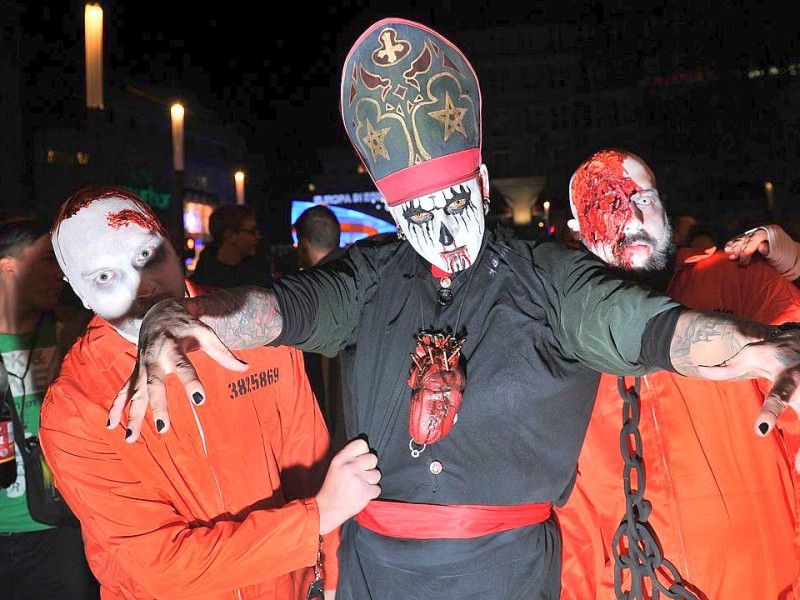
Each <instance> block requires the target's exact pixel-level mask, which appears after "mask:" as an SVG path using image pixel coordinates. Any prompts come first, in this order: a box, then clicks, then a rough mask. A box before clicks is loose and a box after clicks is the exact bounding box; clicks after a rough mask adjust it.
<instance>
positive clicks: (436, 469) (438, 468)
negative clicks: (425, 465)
mask: <svg viewBox="0 0 800 600" xmlns="http://www.w3.org/2000/svg"><path fill="white" fill-rule="evenodd" d="M429 468H430V470H431V473H433V474H434V475H438V474H439V473H441V472H442V463H440V462H439V461H438V460H434V461H433V462H432V463H431V466H430V467H429Z"/></svg>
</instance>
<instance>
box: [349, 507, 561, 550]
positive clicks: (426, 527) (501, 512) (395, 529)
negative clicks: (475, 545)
mask: <svg viewBox="0 0 800 600" xmlns="http://www.w3.org/2000/svg"><path fill="white" fill-rule="evenodd" d="M552 507H553V505H552V504H550V503H549V502H545V503H541V504H520V505H516V506H480V505H475V504H450V505H439V504H413V503H410V502H388V501H385V500H372V501H371V502H370V503H369V504H367V506H366V508H364V510H362V511H361V512H360V513H358V514H357V515H356V521H357V522H358V523H359V525H361V526H363V527H366V528H367V529H370V530H372V531H374V532H376V533H380V534H381V535H385V536H388V537H393V538H405V539H411V540H431V539H445V538H448V539H464V538H474V537H480V536H482V535H487V534H489V533H498V532H500V531H508V530H509V529H517V528H518V527H525V526H527V525H534V524H536V523H541V522H542V521H545V520H547V518H548V517H549V516H550V511H551V509H552Z"/></svg>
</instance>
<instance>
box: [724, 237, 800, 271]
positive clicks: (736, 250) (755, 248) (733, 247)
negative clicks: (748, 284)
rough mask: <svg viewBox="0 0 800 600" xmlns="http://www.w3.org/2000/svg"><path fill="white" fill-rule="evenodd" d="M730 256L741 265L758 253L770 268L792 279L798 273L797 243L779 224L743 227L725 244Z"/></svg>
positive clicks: (799, 259)
mask: <svg viewBox="0 0 800 600" xmlns="http://www.w3.org/2000/svg"><path fill="white" fill-rule="evenodd" d="M725 252H727V253H728V258H729V259H730V260H737V261H739V264H740V265H742V266H747V265H748V264H750V261H751V260H752V258H753V256H755V255H756V254H760V255H761V256H763V257H764V258H765V259H766V260H767V262H768V263H769V264H770V266H771V267H772V268H774V269H775V270H776V271H778V273H780V274H781V275H783V276H784V277H786V278H787V279H788V280H789V281H795V280H796V279H797V278H798V277H800V243H798V242H795V241H794V240H793V239H792V238H791V237H790V236H789V234H787V233H786V232H785V231H784V230H783V229H782V228H781V227H780V226H779V225H763V226H761V227H755V228H753V229H750V230H748V231H745V232H744V233H742V234H741V235H737V236H736V237H735V238H733V239H731V240H729V241H728V242H727V243H726V244H725Z"/></svg>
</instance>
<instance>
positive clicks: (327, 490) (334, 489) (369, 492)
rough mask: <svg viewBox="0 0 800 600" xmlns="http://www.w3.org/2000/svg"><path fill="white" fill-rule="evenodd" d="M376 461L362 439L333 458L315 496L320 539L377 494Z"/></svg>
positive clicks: (357, 511)
mask: <svg viewBox="0 0 800 600" xmlns="http://www.w3.org/2000/svg"><path fill="white" fill-rule="evenodd" d="M377 465H378V457H377V456H376V455H375V454H374V453H373V452H371V451H370V449H369V445H368V444H367V442H366V441H365V440H363V439H360V438H358V439H355V440H353V441H351V442H350V443H349V444H347V445H346V446H345V447H344V448H342V449H341V450H340V451H339V452H338V453H337V454H336V456H334V457H333V460H332V461H331V465H330V467H329V468H328V474H327V475H326V476H325V481H324V482H323V483H322V488H321V489H320V490H319V493H318V494H317V495H316V500H317V506H318V507H319V532H320V534H321V535H325V534H326V533H328V532H330V531H332V530H334V529H336V528H337V527H338V526H339V525H341V524H342V523H344V522H345V521H346V520H347V519H349V518H350V517H352V516H355V515H356V514H358V513H359V512H361V510H362V509H363V508H364V507H365V506H366V505H367V504H368V503H369V501H370V500H372V499H374V498H377V497H378V495H379V494H380V493H381V488H380V486H379V485H378V482H379V481H380V479H381V472H380V471H379V470H378V469H377Z"/></svg>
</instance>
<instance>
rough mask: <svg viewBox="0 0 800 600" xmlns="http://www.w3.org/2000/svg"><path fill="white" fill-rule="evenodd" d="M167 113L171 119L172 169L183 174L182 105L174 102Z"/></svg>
mask: <svg viewBox="0 0 800 600" xmlns="http://www.w3.org/2000/svg"><path fill="white" fill-rule="evenodd" d="M169 112H170V115H171V117H172V168H173V170H175V171H176V172H177V171H179V172H183V113H184V110H183V105H182V104H181V103H180V102H176V103H175V104H173V105H172V106H171V107H170V109H169Z"/></svg>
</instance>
